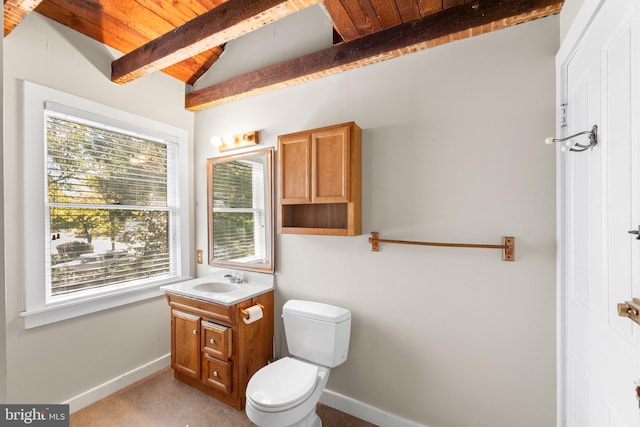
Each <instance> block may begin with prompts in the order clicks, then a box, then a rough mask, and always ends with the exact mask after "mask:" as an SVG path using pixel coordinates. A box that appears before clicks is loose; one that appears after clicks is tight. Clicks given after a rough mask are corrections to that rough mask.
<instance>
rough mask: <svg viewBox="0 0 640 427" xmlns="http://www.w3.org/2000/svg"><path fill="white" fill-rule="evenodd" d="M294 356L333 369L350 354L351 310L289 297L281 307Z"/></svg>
mask: <svg viewBox="0 0 640 427" xmlns="http://www.w3.org/2000/svg"><path fill="white" fill-rule="evenodd" d="M282 318H283V320H284V331H285V336H286V337H287V348H288V349H289V353H291V355H292V356H296V357H298V358H300V359H304V360H307V361H309V362H313V363H316V364H318V365H322V366H326V367H328V368H333V367H335V366H338V365H340V364H342V363H344V361H345V360H347V355H348V354H349V338H350V336H351V311H349V310H347V309H346V308H342V307H337V306H335V305H329V304H323V303H319V302H314V301H303V300H289V301H287V302H286V303H285V304H284V307H283V308H282Z"/></svg>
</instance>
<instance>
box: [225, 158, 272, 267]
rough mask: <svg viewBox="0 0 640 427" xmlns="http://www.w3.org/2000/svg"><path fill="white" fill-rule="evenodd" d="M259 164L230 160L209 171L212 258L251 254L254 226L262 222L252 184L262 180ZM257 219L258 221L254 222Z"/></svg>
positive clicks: (254, 245)
mask: <svg viewBox="0 0 640 427" xmlns="http://www.w3.org/2000/svg"><path fill="white" fill-rule="evenodd" d="M261 169H262V165H261V164H257V163H254V162H242V161H232V162H225V163H220V164H217V165H216V167H215V168H214V172H213V200H214V206H213V252H214V258H215V259H216V260H222V261H224V260H235V259H239V258H247V257H254V256H255V253H256V242H255V238H256V237H255V229H256V227H257V226H258V227H260V226H263V225H262V223H261V222H260V220H259V219H260V218H262V217H263V216H264V213H263V211H264V208H263V206H262V203H258V200H256V194H262V193H263V191H264V189H263V188H256V186H257V183H259V182H260V183H261V182H262V180H258V179H255V176H254V175H255V174H262V173H263V172H262V170H261ZM256 221H258V222H256Z"/></svg>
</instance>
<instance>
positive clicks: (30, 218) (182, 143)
mask: <svg viewBox="0 0 640 427" xmlns="http://www.w3.org/2000/svg"><path fill="white" fill-rule="evenodd" d="M23 102H24V103H23V115H22V118H23V136H24V145H23V147H24V151H23V153H22V163H23V197H24V203H23V207H24V219H23V223H22V228H23V236H24V256H23V258H22V259H23V263H24V265H23V271H24V289H25V310H24V312H22V313H21V314H20V315H21V316H22V317H24V322H25V328H26V329H30V328H34V327H37V326H42V325H46V324H49V323H54V322H58V321H61V320H65V319H70V318H74V317H78V316H82V315H86V314H90V313H95V312H97V311H101V310H106V309H110V308H114V307H118V306H121V305H125V304H130V303H133V302H137V301H141V300H145V299H149V298H155V297H159V296H162V295H163V292H162V291H161V290H160V286H162V285H166V284H168V283H173V282H178V281H181V280H186V279H188V278H189V248H190V242H189V218H190V205H189V202H188V201H189V199H188V194H189V191H188V179H187V176H188V171H189V169H188V165H189V159H188V155H189V150H188V133H187V131H186V130H185V129H180V128H177V127H174V126H171V125H167V124H165V123H161V122H158V121H155V120H152V119H149V118H146V117H141V116H138V115H135V114H132V113H128V112H125V111H121V110H117V109H115V108H112V107H108V106H106V105H103V104H99V103H97V102H93V101H89V100H86V99H83V98H80V97H77V96H75V95H71V94H67V93H64V92H60V91H58V90H55V89H51V88H47V87H44V86H41V85H38V84H35V83H31V82H27V81H24V82H23ZM46 107H48V108H49V109H51V108H55V109H56V110H62V111H60V112H62V113H67V114H70V115H72V116H75V117H80V118H85V119H87V120H91V121H94V122H99V123H104V124H105V125H107V126H113V127H116V128H119V129H126V130H127V131H130V132H134V133H139V134H144V135H148V136H152V137H157V138H160V139H164V140H167V141H172V142H176V143H177V144H178V165H177V167H178V173H177V176H178V194H179V197H178V200H179V206H178V209H177V218H176V223H177V224H178V227H177V229H176V230H172V231H171V239H173V244H174V245H175V246H174V247H175V249H176V250H175V255H176V258H175V259H174V260H173V262H175V263H176V264H175V265H176V269H175V274H174V275H172V276H171V277H169V278H167V277H164V278H161V279H158V280H150V281H149V282H147V283H145V284H143V285H140V286H136V287H127V286H124V287H115V288H111V289H101V290H100V289H99V290H97V291H96V292H95V293H90V294H89V295H87V294H86V293H84V292H80V293H79V295H78V296H77V297H75V298H66V299H64V300H62V301H54V302H47V298H46V285H45V284H46V280H45V275H46V271H45V266H46V258H45V256H46V254H45V252H46V251H45V241H44V239H45V238H46V236H47V233H46V230H47V226H48V224H46V220H47V219H48V215H47V214H46V209H45V201H46V199H45V198H46V194H45V192H46V188H47V185H46V181H47V177H46V150H47V144H46V138H45V135H46V128H45V108H46ZM78 115H79V116H78Z"/></svg>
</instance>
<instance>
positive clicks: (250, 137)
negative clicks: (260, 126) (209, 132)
mask: <svg viewBox="0 0 640 427" xmlns="http://www.w3.org/2000/svg"><path fill="white" fill-rule="evenodd" d="M259 143H260V132H259V131H257V130H252V131H249V132H244V133H239V134H237V135H231V134H229V135H224V136H223V137H219V136H214V137H212V138H211V145H213V146H214V147H217V148H218V151H228V150H235V149H236V148H242V147H250V146H252V145H257V144H259Z"/></svg>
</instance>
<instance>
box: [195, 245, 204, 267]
mask: <svg viewBox="0 0 640 427" xmlns="http://www.w3.org/2000/svg"><path fill="white" fill-rule="evenodd" d="M196 262H197V263H198V264H202V263H203V262H204V261H203V260H202V249H198V250H197V251H196Z"/></svg>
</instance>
